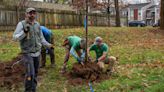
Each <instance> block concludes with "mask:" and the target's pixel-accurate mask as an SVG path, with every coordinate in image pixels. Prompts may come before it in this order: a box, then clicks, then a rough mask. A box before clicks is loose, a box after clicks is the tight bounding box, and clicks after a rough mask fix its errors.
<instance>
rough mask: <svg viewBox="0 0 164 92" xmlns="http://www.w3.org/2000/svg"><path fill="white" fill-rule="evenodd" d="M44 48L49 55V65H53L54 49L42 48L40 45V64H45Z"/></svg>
mask: <svg viewBox="0 0 164 92" xmlns="http://www.w3.org/2000/svg"><path fill="white" fill-rule="evenodd" d="M46 50H47V51H48V54H49V55H50V59H51V65H54V64H55V55H54V49H53V48H44V47H42V51H41V55H42V60H41V61H42V65H41V66H45V64H46Z"/></svg>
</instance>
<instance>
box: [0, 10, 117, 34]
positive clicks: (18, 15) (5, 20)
mask: <svg viewBox="0 0 164 92" xmlns="http://www.w3.org/2000/svg"><path fill="white" fill-rule="evenodd" d="M24 11H25V9H21V10H19V11H18V10H17V9H16V8H13V9H0V31H2V30H3V31H5V30H14V29H15V27H16V25H17V23H18V21H20V20H23V19H24V15H25V14H24V13H25V12H24ZM37 11H38V13H37V21H39V22H40V24H41V25H45V26H48V27H50V28H67V27H75V26H83V24H84V16H85V14H84V13H77V12H74V11H54V10H46V9H44V10H43V9H37ZM107 18H108V17H107V14H89V16H88V19H89V22H88V25H89V26H108V19H107ZM112 19H113V20H112ZM111 22H114V18H111ZM113 24H114V23H113Z"/></svg>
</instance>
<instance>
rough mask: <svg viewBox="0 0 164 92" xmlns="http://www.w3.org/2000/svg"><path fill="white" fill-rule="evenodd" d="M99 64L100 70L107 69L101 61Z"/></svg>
mask: <svg viewBox="0 0 164 92" xmlns="http://www.w3.org/2000/svg"><path fill="white" fill-rule="evenodd" d="M97 64H98V66H99V67H100V68H102V69H103V68H104V67H105V66H104V62H100V61H99V62H98V63H97Z"/></svg>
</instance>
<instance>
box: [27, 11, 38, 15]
mask: <svg viewBox="0 0 164 92" xmlns="http://www.w3.org/2000/svg"><path fill="white" fill-rule="evenodd" d="M28 14H30V15H32V14H34V15H35V14H36V11H30V12H29V13H28Z"/></svg>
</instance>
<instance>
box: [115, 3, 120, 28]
mask: <svg viewBox="0 0 164 92" xmlns="http://www.w3.org/2000/svg"><path fill="white" fill-rule="evenodd" d="M114 4H115V10H116V27H120V26H121V25H120V10H119V2H118V0H114Z"/></svg>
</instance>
